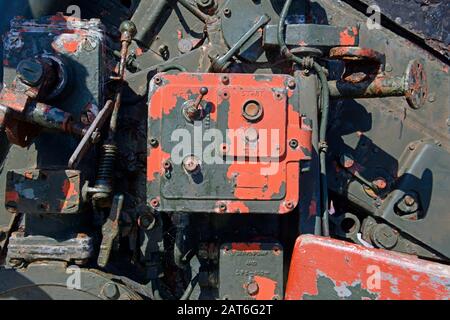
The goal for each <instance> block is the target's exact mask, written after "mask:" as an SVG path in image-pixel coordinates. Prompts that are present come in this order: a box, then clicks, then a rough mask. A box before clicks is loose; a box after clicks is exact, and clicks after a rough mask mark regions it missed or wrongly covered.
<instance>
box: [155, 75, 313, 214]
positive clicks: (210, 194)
mask: <svg viewBox="0 0 450 320" xmlns="http://www.w3.org/2000/svg"><path fill="white" fill-rule="evenodd" d="M201 91H203V93H205V92H206V94H204V95H202V94H201V93H200V92H201ZM202 96H203V97H202ZM298 101H299V95H298V90H297V89H296V86H295V80H294V79H293V78H292V77H290V76H285V75H250V74H192V73H178V74H176V75H174V74H159V75H156V76H155V77H154V78H153V80H152V82H151V88H150V101H149V125H148V158H147V185H148V200H149V203H150V205H151V206H152V207H154V208H155V209H156V210H159V211H165V212H167V211H169V212H170V211H186V212H216V213H242V214H245V213H287V212H290V211H292V210H293V209H295V207H296V206H297V205H298V203H299V191H300V188H299V184H300V162H301V161H309V160H310V159H311V149H312V148H311V128H310V126H309V125H308V121H307V119H306V118H304V117H302V116H301V113H300V110H299V103H298ZM192 106H197V111H198V113H197V114H196V115H195V116H193V117H192V118H191V117H189V116H188V115H187V114H188V111H187V110H189V108H192ZM194 111H195V109H194Z"/></svg>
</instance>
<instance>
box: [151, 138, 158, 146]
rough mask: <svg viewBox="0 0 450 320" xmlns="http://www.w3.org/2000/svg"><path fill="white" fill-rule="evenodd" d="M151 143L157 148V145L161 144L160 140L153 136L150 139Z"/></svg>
mask: <svg viewBox="0 0 450 320" xmlns="http://www.w3.org/2000/svg"><path fill="white" fill-rule="evenodd" d="M150 145H151V146H152V147H153V148H156V147H157V146H158V145H159V142H158V140H156V139H155V138H151V139H150Z"/></svg>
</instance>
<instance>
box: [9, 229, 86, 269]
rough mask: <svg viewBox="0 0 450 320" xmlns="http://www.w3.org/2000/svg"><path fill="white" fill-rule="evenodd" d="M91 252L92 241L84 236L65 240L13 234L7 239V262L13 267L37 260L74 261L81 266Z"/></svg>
mask: <svg viewBox="0 0 450 320" xmlns="http://www.w3.org/2000/svg"><path fill="white" fill-rule="evenodd" d="M93 252H94V243H93V239H92V238H91V237H89V236H87V235H85V234H79V235H77V236H76V237H74V238H69V239H67V240H65V239H53V238H49V237H45V236H33V235H24V234H23V232H15V233H13V234H12V235H11V237H10V239H9V244H8V255H7V261H8V262H9V264H10V265H15V266H18V265H19V264H20V263H19V264H17V263H18V262H32V261H38V260H60V261H67V262H71V261H75V262H76V263H78V264H80V265H83V264H86V262H87V261H88V260H89V258H91V256H92V254H93Z"/></svg>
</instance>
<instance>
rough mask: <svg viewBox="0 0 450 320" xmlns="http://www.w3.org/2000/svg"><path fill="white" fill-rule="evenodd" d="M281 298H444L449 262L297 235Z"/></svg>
mask: <svg viewBox="0 0 450 320" xmlns="http://www.w3.org/2000/svg"><path fill="white" fill-rule="evenodd" d="M286 299H287V300H308V299H352V300H354V299H377V300H449V299H450V266H447V265H443V264H439V263H436V262H430V261H426V260H422V259H419V258H417V257H415V256H410V255H405V254H400V253H394V252H389V251H385V250H378V249H369V248H365V247H363V246H360V245H355V244H351V243H347V242H344V241H338V240H335V239H330V238H323V237H316V236H301V237H299V238H298V239H297V242H296V245H295V248H294V252H293V256H292V262H291V267H290V271H289V278H288V283H287V289H286Z"/></svg>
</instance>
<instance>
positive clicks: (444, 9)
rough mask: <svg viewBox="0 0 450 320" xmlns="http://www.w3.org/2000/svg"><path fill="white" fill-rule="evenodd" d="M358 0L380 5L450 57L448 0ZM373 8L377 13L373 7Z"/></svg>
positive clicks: (387, 14) (401, 24)
mask: <svg viewBox="0 0 450 320" xmlns="http://www.w3.org/2000/svg"><path fill="white" fill-rule="evenodd" d="M348 2H349V3H352V2H356V1H348ZM358 2H361V3H363V4H365V5H369V6H374V5H376V6H378V8H380V10H381V13H382V14H383V15H384V16H385V17H386V18H387V19H389V20H390V22H391V23H393V24H395V25H396V26H397V27H399V28H404V29H406V30H408V31H410V32H412V33H413V34H415V35H416V36H417V37H419V38H421V39H422V41H424V42H425V43H426V44H427V45H428V46H430V47H432V48H433V49H435V50H436V51H439V52H440V53H441V54H443V55H445V56H446V57H447V58H449V57H450V55H449V45H450V35H449V24H448V19H446V18H445V17H448V14H449V13H450V3H449V2H448V1H446V0H434V1H426V0H423V1H392V0H376V1H375V0H359V1H358ZM371 12H372V13H373V11H371Z"/></svg>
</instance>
